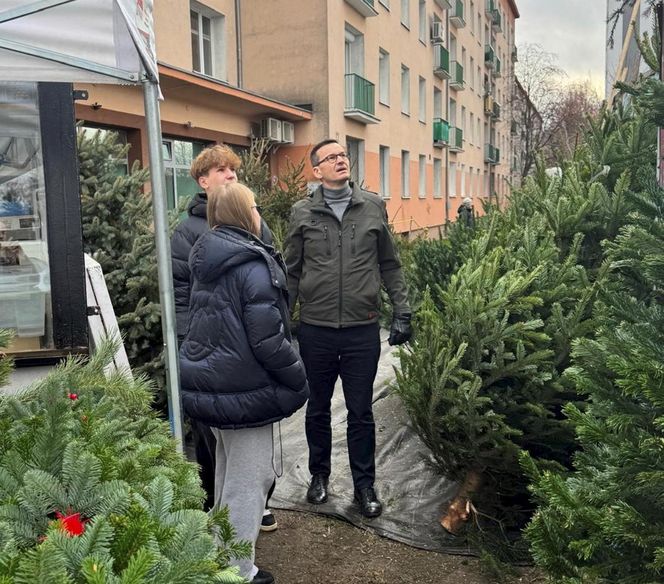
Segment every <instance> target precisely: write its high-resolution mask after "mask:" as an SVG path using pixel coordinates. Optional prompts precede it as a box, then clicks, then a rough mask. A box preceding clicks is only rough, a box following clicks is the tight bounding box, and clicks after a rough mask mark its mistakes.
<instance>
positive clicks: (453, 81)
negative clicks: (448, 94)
mask: <svg viewBox="0 0 664 584" xmlns="http://www.w3.org/2000/svg"><path fill="white" fill-rule="evenodd" d="M463 83H464V81H463V65H462V64H461V63H459V61H452V63H451V68H450V86H452V87H456V88H457V89H463Z"/></svg>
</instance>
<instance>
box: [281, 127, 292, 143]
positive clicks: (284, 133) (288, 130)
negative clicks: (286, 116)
mask: <svg viewBox="0 0 664 584" xmlns="http://www.w3.org/2000/svg"><path fill="white" fill-rule="evenodd" d="M281 141H282V142H283V143H284V144H292V143H293V142H295V125H294V124H293V123H292V122H281Z"/></svg>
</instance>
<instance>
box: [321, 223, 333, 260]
mask: <svg viewBox="0 0 664 584" xmlns="http://www.w3.org/2000/svg"><path fill="white" fill-rule="evenodd" d="M323 230H324V232H325V236H324V239H325V242H326V244H327V255H332V247H331V245H330V238H329V233H328V230H327V225H323Z"/></svg>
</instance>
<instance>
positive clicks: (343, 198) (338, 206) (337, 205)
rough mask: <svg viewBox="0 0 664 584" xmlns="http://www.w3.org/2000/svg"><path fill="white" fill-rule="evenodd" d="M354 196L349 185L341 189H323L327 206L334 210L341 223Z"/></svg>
mask: <svg viewBox="0 0 664 584" xmlns="http://www.w3.org/2000/svg"><path fill="white" fill-rule="evenodd" d="M352 194H353V190H352V189H351V188H350V185H349V184H348V183H346V185H345V186H343V187H342V188H340V189H327V188H325V187H323V199H324V200H325V202H326V203H327V206H328V207H330V209H332V211H333V212H334V214H335V215H336V217H337V219H339V222H341V218H342V217H343V216H344V212H345V211H346V208H347V207H348V203H350V198H351V195H352Z"/></svg>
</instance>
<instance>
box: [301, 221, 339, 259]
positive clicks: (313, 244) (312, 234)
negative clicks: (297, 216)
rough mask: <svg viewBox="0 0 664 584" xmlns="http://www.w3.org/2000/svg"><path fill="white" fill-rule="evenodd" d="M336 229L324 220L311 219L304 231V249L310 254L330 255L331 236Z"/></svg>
mask: <svg viewBox="0 0 664 584" xmlns="http://www.w3.org/2000/svg"><path fill="white" fill-rule="evenodd" d="M336 231H338V230H335V229H333V228H332V226H331V225H330V224H328V223H327V222H326V221H323V220H320V219H312V220H311V221H309V223H308V224H307V227H306V230H305V231H304V251H305V254H307V255H310V256H320V255H322V254H324V255H328V256H329V255H332V238H333V237H335V235H336Z"/></svg>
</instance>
